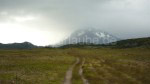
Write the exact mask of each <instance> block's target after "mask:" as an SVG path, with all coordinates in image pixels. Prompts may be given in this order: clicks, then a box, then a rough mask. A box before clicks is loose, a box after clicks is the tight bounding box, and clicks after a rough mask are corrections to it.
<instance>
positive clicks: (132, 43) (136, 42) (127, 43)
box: [60, 37, 150, 48]
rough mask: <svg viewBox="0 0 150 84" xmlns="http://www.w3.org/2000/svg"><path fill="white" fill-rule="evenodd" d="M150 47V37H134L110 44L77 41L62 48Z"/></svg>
mask: <svg viewBox="0 0 150 84" xmlns="http://www.w3.org/2000/svg"><path fill="white" fill-rule="evenodd" d="M71 47H77V48H102V47H103V48H107V47H108V48H136V47H143V48H150V37H145V38H134V39H126V40H120V41H117V42H112V43H109V44H86V43H77V44H67V45H63V46H61V47H60V48H71Z"/></svg>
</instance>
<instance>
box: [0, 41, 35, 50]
mask: <svg viewBox="0 0 150 84" xmlns="http://www.w3.org/2000/svg"><path fill="white" fill-rule="evenodd" d="M31 48H37V46H35V45H33V44H32V43H29V42H23V43H11V44H2V43H0V49H31Z"/></svg>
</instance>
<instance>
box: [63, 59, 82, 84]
mask: <svg viewBox="0 0 150 84" xmlns="http://www.w3.org/2000/svg"><path fill="white" fill-rule="evenodd" d="M79 61H80V60H79V58H77V60H76V62H75V63H74V64H73V65H72V66H71V67H70V68H69V70H68V71H67V72H66V76H65V80H64V84H72V83H71V79H72V71H73V69H74V67H75V66H76V65H77V64H78V63H79Z"/></svg>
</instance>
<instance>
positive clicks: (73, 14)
mask: <svg viewBox="0 0 150 84" xmlns="http://www.w3.org/2000/svg"><path fill="white" fill-rule="evenodd" d="M0 12H8V14H7V15H5V16H4V15H3V14H1V15H0V21H5V20H6V19H9V18H8V17H9V16H18V15H22V16H23V15H29V14H31V15H37V14H38V15H40V17H42V19H41V20H40V21H41V22H40V21H37V22H38V23H40V24H37V23H33V24H34V25H36V24H37V25H43V26H44V27H43V26H41V29H42V28H46V29H47V30H51V27H50V25H51V24H50V23H51V22H52V21H53V22H54V23H55V24H56V25H60V27H59V28H58V29H57V30H61V29H62V31H63V30H64V32H65V30H68V29H69V30H72V31H73V30H75V29H78V28H85V27H96V28H99V29H101V30H104V31H107V32H110V33H113V34H115V35H116V36H118V37H120V38H132V37H144V36H150V34H149V32H150V24H149V22H150V1H149V0H0ZM45 26H47V27H45Z"/></svg>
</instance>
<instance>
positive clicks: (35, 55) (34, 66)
mask: <svg viewBox="0 0 150 84" xmlns="http://www.w3.org/2000/svg"><path fill="white" fill-rule="evenodd" d="M77 58H78V59H79V62H78V63H77V64H76V65H75V67H74V68H73V73H72V80H71V81H72V84H150V49H146V48H128V49H109V48H99V49H92V48H91V49H90V48H87V49H81V48H68V49H33V50H0V84H11V83H12V84H63V82H64V78H65V76H66V72H67V70H68V69H69V67H71V66H72V65H73V64H74V63H75V61H76V59H77ZM83 61H84V62H83ZM80 69H83V74H82V75H81V74H79V71H80ZM83 79H86V80H87V82H88V83H85V81H84V80H83Z"/></svg>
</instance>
